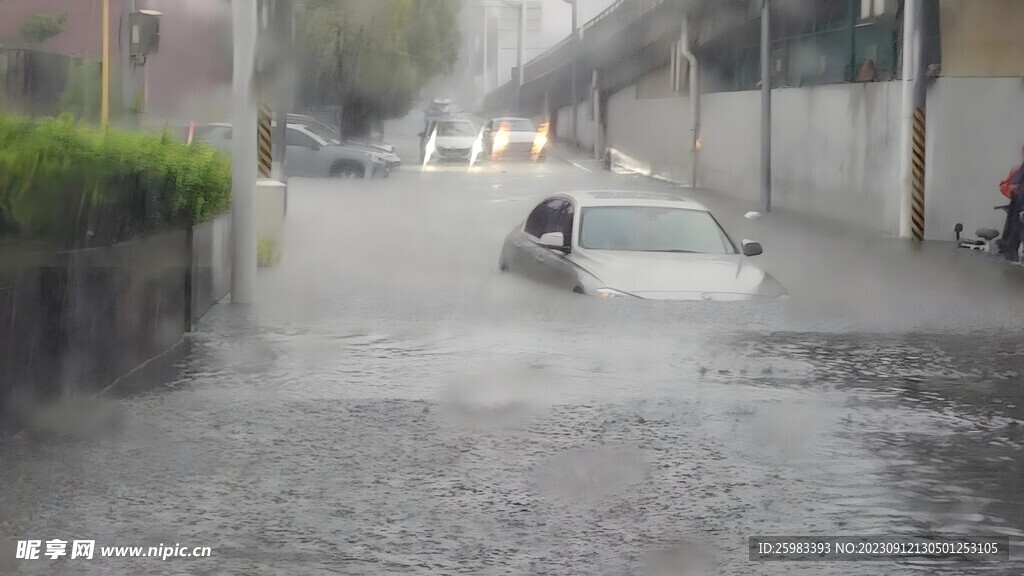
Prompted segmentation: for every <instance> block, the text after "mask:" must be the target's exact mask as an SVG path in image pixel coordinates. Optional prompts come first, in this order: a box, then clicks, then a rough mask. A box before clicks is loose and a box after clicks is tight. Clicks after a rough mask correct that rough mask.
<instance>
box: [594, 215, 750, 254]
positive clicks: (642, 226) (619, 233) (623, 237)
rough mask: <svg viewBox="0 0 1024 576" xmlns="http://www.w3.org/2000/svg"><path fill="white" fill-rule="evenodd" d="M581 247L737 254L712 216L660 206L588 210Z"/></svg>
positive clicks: (634, 250) (629, 250) (630, 250)
mask: <svg viewBox="0 0 1024 576" xmlns="http://www.w3.org/2000/svg"><path fill="white" fill-rule="evenodd" d="M579 244H580V246H581V247H583V248H590V249H593V250H622V251H628V252H693V253H699V254H733V253H734V252H735V250H734V249H733V247H732V243H731V242H730V241H729V238H728V237H727V236H726V235H725V232H723V231H722V229H721V227H720V226H719V225H718V222H716V221H715V219H714V218H713V217H712V216H711V214H710V213H708V212H705V211H702V210H689V209H684V208H663V207H656V206H595V207H591V208H584V209H583V212H582V220H581V222H580V241H579Z"/></svg>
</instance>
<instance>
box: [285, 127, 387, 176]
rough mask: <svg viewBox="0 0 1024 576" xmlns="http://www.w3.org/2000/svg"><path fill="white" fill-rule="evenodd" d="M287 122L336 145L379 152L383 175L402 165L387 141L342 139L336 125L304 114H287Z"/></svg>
mask: <svg viewBox="0 0 1024 576" xmlns="http://www.w3.org/2000/svg"><path fill="white" fill-rule="evenodd" d="M288 123H289V124H298V125H302V126H305V127H306V129H307V130H309V131H310V132H313V133H314V134H316V135H317V136H319V137H320V138H322V139H324V140H326V141H328V142H330V143H331V144H334V145H336V146H344V147H346V148H351V149H355V150H364V151H367V152H373V153H375V154H380V155H381V157H382V158H383V159H384V165H385V167H386V168H387V171H386V173H385V174H384V175H385V176H388V175H389V174H390V173H391V172H395V171H397V170H398V169H399V168H401V167H402V159H401V157H399V156H398V153H397V152H396V151H395V147H394V146H393V145H391V144H389V143H387V142H366V141H362V140H346V139H343V138H342V135H341V129H340V128H338V127H337V126H332V125H330V124H327V123H326V122H321V121H320V120H317V119H316V118H313V117H312V116H308V115H305V114H289V115H288Z"/></svg>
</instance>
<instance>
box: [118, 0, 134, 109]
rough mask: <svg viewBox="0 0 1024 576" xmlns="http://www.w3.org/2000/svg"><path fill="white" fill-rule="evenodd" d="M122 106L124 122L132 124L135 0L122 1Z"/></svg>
mask: <svg viewBox="0 0 1024 576" xmlns="http://www.w3.org/2000/svg"><path fill="white" fill-rule="evenodd" d="M121 6H122V9H121V108H122V114H123V116H124V118H123V120H122V121H123V122H124V123H125V124H130V123H131V121H132V120H133V118H134V117H133V114H132V111H133V110H134V108H135V62H134V61H133V60H132V25H131V19H132V18H131V17H132V14H134V13H135V0H124V1H123V2H122V3H121Z"/></svg>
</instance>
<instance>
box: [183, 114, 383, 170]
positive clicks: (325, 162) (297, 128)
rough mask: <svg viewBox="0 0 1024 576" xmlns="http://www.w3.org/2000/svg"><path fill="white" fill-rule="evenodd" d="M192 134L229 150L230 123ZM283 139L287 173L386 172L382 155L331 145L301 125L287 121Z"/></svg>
mask: <svg viewBox="0 0 1024 576" xmlns="http://www.w3.org/2000/svg"><path fill="white" fill-rule="evenodd" d="M195 137H196V139H197V140H202V141H206V142H209V143H210V144H211V145H212V146H213V147H214V148H217V149H220V150H222V151H224V152H226V153H228V154H230V153H231V125H230V124H208V125H206V126H203V127H201V128H198V129H197V130H196V136H195ZM285 139H286V140H285V143H286V145H287V146H288V151H287V156H286V160H285V173H286V174H287V175H288V176H312V177H320V176H338V177H343V178H372V177H374V176H386V175H387V173H388V169H387V164H386V162H385V160H384V156H383V155H382V154H379V153H376V152H373V151H371V150H365V149H361V148H354V147H349V146H344V145H339V144H335V143H334V142H333V141H329V140H327V139H325V138H323V137H321V136H319V135H317V134H316V132H315V131H314V130H310V129H309V128H308V127H307V126H306V125H305V124H298V123H290V122H289V123H288V126H287V132H285Z"/></svg>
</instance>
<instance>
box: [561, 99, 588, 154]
mask: <svg viewBox="0 0 1024 576" xmlns="http://www.w3.org/2000/svg"><path fill="white" fill-rule="evenodd" d="M591 107H592V104H591V103H590V100H583V101H581V102H580V103H579V106H578V115H577V117H578V120H577V122H578V123H579V128H578V130H579V132H578V137H579V145H580V148H582V149H584V150H588V151H590V150H593V149H594V121H593V119H592V118H591ZM571 118H572V106H562V107H561V108H559V109H558V112H557V117H556V122H555V135H556V136H557V137H558V139H559V140H561V141H563V142H569V141H570V139H571V138H572V122H571V121H570V119H571Z"/></svg>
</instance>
